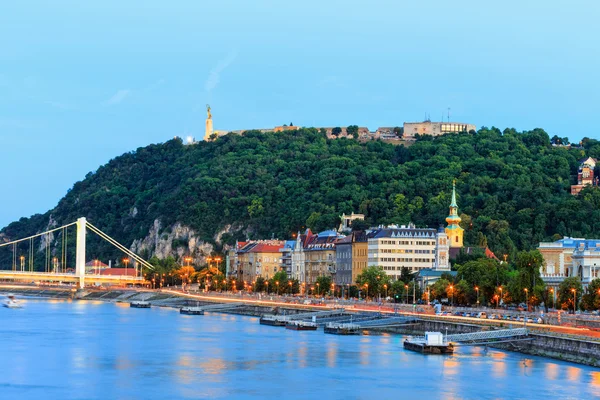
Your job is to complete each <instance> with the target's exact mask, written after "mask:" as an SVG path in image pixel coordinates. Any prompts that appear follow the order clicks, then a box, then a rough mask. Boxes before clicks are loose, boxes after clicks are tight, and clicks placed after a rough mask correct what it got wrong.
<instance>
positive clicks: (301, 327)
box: [285, 321, 318, 331]
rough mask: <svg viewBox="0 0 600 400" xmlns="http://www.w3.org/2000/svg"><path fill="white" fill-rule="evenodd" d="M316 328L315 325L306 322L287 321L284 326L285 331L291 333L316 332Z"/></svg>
mask: <svg viewBox="0 0 600 400" xmlns="http://www.w3.org/2000/svg"><path fill="white" fill-rule="evenodd" d="M317 328H318V325H317V324H316V323H314V322H307V321H289V322H288V323H286V324H285V329H289V330H292V331H316V330H317Z"/></svg>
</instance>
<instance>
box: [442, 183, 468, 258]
mask: <svg viewBox="0 0 600 400" xmlns="http://www.w3.org/2000/svg"><path fill="white" fill-rule="evenodd" d="M460 221H461V218H460V217H459V216H458V205H457V204H456V181H455V182H453V183H452V202H451V203H450V214H449V215H448V217H447V218H446V222H447V223H448V226H447V227H446V235H447V236H448V240H449V241H450V248H460V247H463V231H464V229H463V228H462V227H461V226H460V225H459V224H460Z"/></svg>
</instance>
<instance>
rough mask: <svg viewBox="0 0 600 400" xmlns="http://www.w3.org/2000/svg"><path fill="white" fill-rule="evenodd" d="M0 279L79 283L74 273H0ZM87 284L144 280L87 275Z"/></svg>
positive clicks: (132, 277) (139, 278)
mask: <svg viewBox="0 0 600 400" xmlns="http://www.w3.org/2000/svg"><path fill="white" fill-rule="evenodd" d="M0 279H12V280H20V281H50V282H78V281H79V277H78V276H77V275H75V274H73V273H71V274H69V273H48V272H30V271H0ZM85 280H86V281H87V282H93V283H115V282H122V283H141V282H144V278H141V277H139V276H130V275H87V274H86V275H85Z"/></svg>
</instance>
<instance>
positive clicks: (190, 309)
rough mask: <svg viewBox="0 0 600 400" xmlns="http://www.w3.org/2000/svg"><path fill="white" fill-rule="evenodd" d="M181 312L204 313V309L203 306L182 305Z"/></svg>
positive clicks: (189, 313)
mask: <svg viewBox="0 0 600 400" xmlns="http://www.w3.org/2000/svg"><path fill="white" fill-rule="evenodd" d="M179 314H185V315H204V310H203V309H202V308H201V307H181V308H180V309H179Z"/></svg>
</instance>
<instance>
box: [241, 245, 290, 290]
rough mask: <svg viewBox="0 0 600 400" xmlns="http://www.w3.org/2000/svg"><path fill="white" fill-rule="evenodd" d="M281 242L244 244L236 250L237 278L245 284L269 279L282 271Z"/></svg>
mask: <svg viewBox="0 0 600 400" xmlns="http://www.w3.org/2000/svg"><path fill="white" fill-rule="evenodd" d="M283 247H284V242H283V241H281V240H259V241H254V240H252V241H249V242H246V243H245V245H244V246H243V247H241V248H240V249H238V250H237V264H238V267H237V276H238V279H240V280H242V281H245V282H247V283H251V282H254V281H255V280H256V278H258V277H262V278H264V279H270V278H271V277H272V276H273V275H275V274H276V273H277V272H278V271H280V270H282V265H281V252H280V250H281V248H283Z"/></svg>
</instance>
